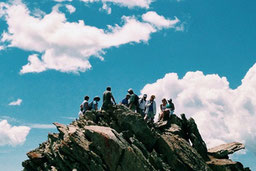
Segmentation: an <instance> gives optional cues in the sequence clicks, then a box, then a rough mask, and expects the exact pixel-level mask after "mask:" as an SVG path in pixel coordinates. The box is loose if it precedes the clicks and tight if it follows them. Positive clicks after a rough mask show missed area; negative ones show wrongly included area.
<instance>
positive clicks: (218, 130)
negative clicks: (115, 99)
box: [141, 64, 256, 153]
mask: <svg viewBox="0 0 256 171" xmlns="http://www.w3.org/2000/svg"><path fill="white" fill-rule="evenodd" d="M255 87H256V64H255V65H254V66H253V67H252V68H250V70H249V71H248V72H247V74H246V76H245V77H244V79H243V80H242V84H241V85H240V86H239V87H237V88H236V89H231V88H230V87H229V82H228V81H227V79H226V78H225V77H220V76H219V75H217V74H209V75H204V74H203V73H202V72H201V71H196V72H188V73H187V74H186V75H185V76H184V77H183V78H181V79H180V78H178V75H177V74H176V73H169V74H166V75H165V76H164V78H161V79H159V80H157V81H156V82H155V83H152V84H147V85H146V86H145V87H144V88H143V89H142V90H141V93H142V94H143V93H146V94H148V95H150V94H155V95H156V101H157V104H158V105H160V102H161V99H162V98H163V97H165V98H173V101H174V103H175V106H176V111H175V113H176V114H180V113H186V115H187V117H193V118H194V119H195V120H196V123H197V124H198V127H199V130H200V132H201V134H202V136H203V138H204V140H205V141H206V143H207V145H208V147H213V146H216V145H219V144H222V143H226V142H231V141H240V142H243V143H245V144H246V146H247V148H248V149H250V150H252V151H253V152H254V153H256V127H255V123H256V89H255Z"/></svg>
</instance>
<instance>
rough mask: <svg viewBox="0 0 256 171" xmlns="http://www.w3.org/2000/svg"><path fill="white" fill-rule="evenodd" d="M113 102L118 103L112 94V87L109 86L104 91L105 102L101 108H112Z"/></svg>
mask: <svg viewBox="0 0 256 171" xmlns="http://www.w3.org/2000/svg"><path fill="white" fill-rule="evenodd" d="M113 102H114V104H115V105H116V101H115V98H114V97H113V95H112V92H111V87H107V88H106V91H104V93H103V104H102V107H101V109H102V110H108V109H111V108H112V106H113Z"/></svg>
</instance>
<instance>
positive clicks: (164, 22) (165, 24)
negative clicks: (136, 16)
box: [142, 11, 180, 28]
mask: <svg viewBox="0 0 256 171" xmlns="http://www.w3.org/2000/svg"><path fill="white" fill-rule="evenodd" d="M142 19H143V20H144V21H146V22H149V23H151V24H153V25H155V26H156V27H158V28H173V27H174V26H175V25H176V24H177V23H178V22H180V21H179V19H178V18H177V17H175V19H174V20H169V19H166V18H165V17H164V16H161V15H158V14H157V13H156V12H155V11H149V12H147V13H145V14H143V15H142Z"/></svg>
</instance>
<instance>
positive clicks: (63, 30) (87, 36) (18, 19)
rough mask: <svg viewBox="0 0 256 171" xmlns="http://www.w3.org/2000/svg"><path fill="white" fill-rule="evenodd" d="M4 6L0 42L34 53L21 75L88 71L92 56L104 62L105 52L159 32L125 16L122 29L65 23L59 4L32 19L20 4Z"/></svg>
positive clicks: (146, 24)
mask: <svg viewBox="0 0 256 171" xmlns="http://www.w3.org/2000/svg"><path fill="white" fill-rule="evenodd" d="M5 6H6V7H5V14H4V16H5V20H6V22H7V24H8V30H7V31H5V32H3V34H2V38H1V42H2V43H5V44H8V47H17V48H20V49H23V50H26V51H32V52H33V54H32V55H30V56H29V57H28V64H26V65H25V66H23V67H22V69H21V71H20V73H21V74H25V73H31V72H36V73H38V72H43V71H46V70H57V71H61V72H73V73H78V72H84V71H86V70H88V69H90V68H91V64H90V62H89V58H90V57H91V56H95V57H98V58H100V59H101V60H103V57H102V55H103V54H104V53H105V52H104V50H106V49H108V48H111V47H118V46H120V45H123V44H128V43H141V42H147V41H148V40H149V39H150V36H151V34H152V33H154V32H157V31H158V28H156V26H155V25H154V24H155V23H153V22H151V23H147V22H142V21H139V19H138V18H136V17H134V16H130V17H126V16H124V17H122V23H123V25H122V26H120V25H117V24H116V25H114V26H108V29H106V30H104V29H100V28H97V27H94V26H89V25H86V24H85V23H84V21H82V20H79V21H78V22H68V21H67V19H66V16H65V14H63V13H61V12H59V10H58V7H59V6H58V5H57V6H55V7H53V10H52V12H51V13H49V14H45V15H43V16H41V17H36V16H33V15H32V14H31V12H30V11H29V9H28V8H27V7H26V6H25V5H24V4H22V3H19V4H5ZM161 18H162V16H161ZM168 21H169V22H170V23H169V27H172V24H173V25H175V24H176V23H177V19H175V20H174V21H175V22H172V21H171V20H168Z"/></svg>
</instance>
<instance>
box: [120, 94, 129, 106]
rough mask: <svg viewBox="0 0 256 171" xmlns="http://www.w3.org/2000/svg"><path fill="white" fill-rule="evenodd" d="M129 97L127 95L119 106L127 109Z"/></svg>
mask: <svg viewBox="0 0 256 171" xmlns="http://www.w3.org/2000/svg"><path fill="white" fill-rule="evenodd" d="M130 97H131V95H130V94H127V95H126V97H125V98H124V99H123V100H122V101H121V104H123V105H125V106H127V107H128V102H129V99H130Z"/></svg>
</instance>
